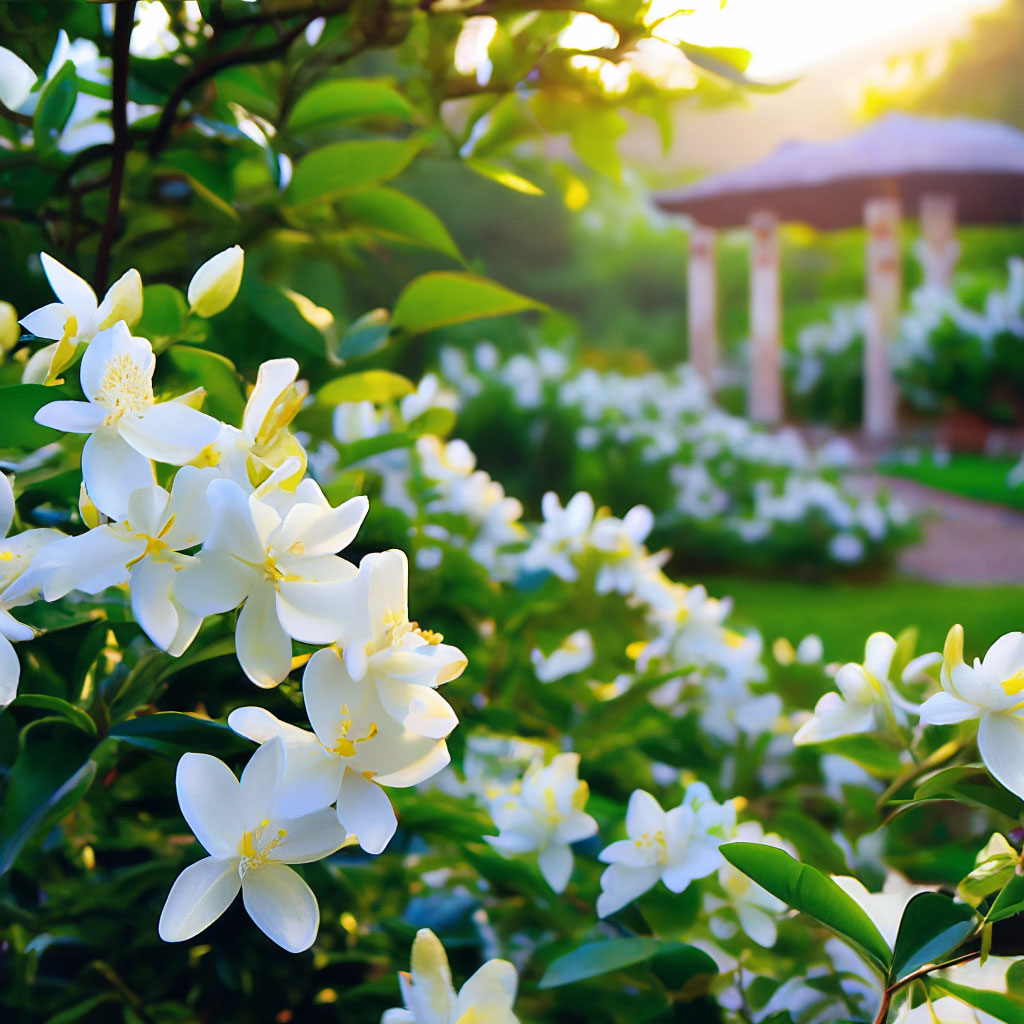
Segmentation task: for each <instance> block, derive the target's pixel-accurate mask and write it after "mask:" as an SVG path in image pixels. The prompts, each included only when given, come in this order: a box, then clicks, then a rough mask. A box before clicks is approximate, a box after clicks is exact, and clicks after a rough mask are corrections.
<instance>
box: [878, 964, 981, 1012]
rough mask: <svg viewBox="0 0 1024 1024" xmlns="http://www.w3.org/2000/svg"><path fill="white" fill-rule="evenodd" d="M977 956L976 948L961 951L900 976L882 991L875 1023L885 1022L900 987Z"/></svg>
mask: <svg viewBox="0 0 1024 1024" xmlns="http://www.w3.org/2000/svg"><path fill="white" fill-rule="evenodd" d="M979 956H981V953H980V951H977V950H975V952H973V953H962V954H961V955H960V956H957V957H954V958H953V959H952V960H947V961H946V962H945V963H942V964H929V965H927V966H925V967H921V968H919V969H918V970H916V971H914V972H913V973H912V974H908V975H907V976H906V977H905V978H900V980H899V981H897V982H896V984H895V985H889V986H888V987H887V988H886V990H885V991H884V992H883V993H882V1005H881V1007H880V1008H879V1010H878V1016H877V1017H876V1018H875V1024H885V1022H886V1021H887V1020H888V1019H889V1006H890V1004H891V1003H892V997H893V996H894V995H895V994H896V993H897V992H898V991H899V990H900V989H901V988H903V987H905V986H906V985H909V984H911V982H914V981H919V980H920V979H921V978H923V977H924V976H925V975H927V974H931V973H932V972H933V971H944V970H946V969H947V968H949V967H956V966H957V965H958V964H966V963H968V962H969V961H971V960H977V959H978V957H979Z"/></svg>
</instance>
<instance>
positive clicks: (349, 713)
mask: <svg viewBox="0 0 1024 1024" xmlns="http://www.w3.org/2000/svg"><path fill="white" fill-rule="evenodd" d="M407 667H408V666H407ZM375 668H376V665H375V663H374V662H373V659H372V658H371V662H370V669H369V673H370V674H371V678H369V679H368V678H366V677H364V678H363V680H362V681H361V682H358V683H357V682H356V681H355V680H354V679H353V678H352V677H351V675H349V673H348V671H347V670H346V668H345V663H344V662H343V661H342V659H341V656H340V655H339V653H338V651H337V649H336V648H334V647H325V648H323V649H322V650H319V651H317V652H316V654H314V655H313V657H312V658H311V659H310V660H309V663H308V664H307V666H306V671H305V674H304V675H303V678H302V694H303V697H304V699H305V703H306V714H307V715H308V716H309V721H310V723H311V724H312V726H313V732H312V733H310V732H306V731H305V730H304V729H298V728H296V727H295V726H292V725H287V724H286V723H284V722H280V721H278V719H276V718H275V717H274V716H273V715H271V714H270V713H269V712H267V711H264V710H263V709H262V708H239V709H238V710H236V711H232V712H231V714H230V716H229V717H228V725H230V726H231V728H232V729H234V730H235V731H236V732H239V733H241V734H242V735H243V736H248V737H249V738H250V739H252V740H256V741H257V742H266V741H268V740H271V739H273V738H274V737H275V736H280V737H281V739H282V740H283V741H284V743H285V750H286V761H285V775H284V783H283V786H282V791H281V800H282V806H284V807H285V808H287V813H289V814H299V813H305V812H307V811H311V810H316V809H317V808H318V807H325V806H327V805H328V804H331V803H334V801H335V800H337V803H338V820H339V821H340V822H341V824H342V825H343V826H344V827H345V829H346V831H347V832H348V833H349V835H350V836H351V837H352V838H354V839H356V840H357V841H358V842H359V845H360V846H361V847H362V848H363V849H364V850H365V851H366V852H367V853H380V852H381V851H382V850H383V849H384V847H385V846H387V844H388V843H389V842H390V841H391V837H392V836H393V835H394V834H395V828H396V826H397V820H396V818H395V812H394V809H393V808H392V806H391V801H390V800H389V799H388V797H387V795H386V794H385V792H384V791H383V790H382V789H381V788H380V787H381V786H395V787H407V786H415V785H416V784H417V783H420V782H423V781H424V780H425V779H428V778H430V777H431V776H433V775H436V774H437V773H438V772H439V771H441V769H442V768H444V767H445V766H446V765H447V764H448V762H449V760H450V758H449V755H448V748H447V746H446V744H445V742H444V739H443V738H435V737H432V736H424V735H422V734H421V733H419V732H415V731H413V730H412V729H408V728H406V727H405V725H404V724H403V723H404V722H405V720H406V719H407V718H409V717H410V711H411V708H410V706H409V705H411V704H412V703H413V702H416V701H417V700H419V697H420V694H421V692H422V690H423V687H417V686H408V685H404V684H403V683H402V682H401V681H397V680H392V682H397V683H398V689H399V691H400V693H399V695H400V696H404V697H405V700H406V701H407V704H406V705H405V706H395V705H394V703H391V704H390V705H389V706H385V704H384V701H383V700H382V696H381V691H382V690H384V691H385V692H387V691H388V686H387V681H386V680H382V682H383V683H384V685H383V686H380V685H374V683H376V682H377V680H376V678H374V677H372V674H373V673H374V669H375ZM430 692H433V691H430ZM389 696H392V697H393V696H394V695H392V694H389ZM445 706H446V707H447V704H446V705H445ZM452 721H453V722H454V716H452Z"/></svg>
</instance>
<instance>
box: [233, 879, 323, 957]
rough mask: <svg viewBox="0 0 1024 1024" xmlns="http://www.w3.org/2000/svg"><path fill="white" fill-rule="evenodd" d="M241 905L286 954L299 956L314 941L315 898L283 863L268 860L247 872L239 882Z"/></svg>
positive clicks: (317, 914)
mask: <svg viewBox="0 0 1024 1024" xmlns="http://www.w3.org/2000/svg"><path fill="white" fill-rule="evenodd" d="M242 902H243V903H244V904H245V909H246V910H247V911H248V912H249V916H250V917H251V918H252V919H253V921H255V922H256V924H257V925H258V926H259V928H260V930H261V931H262V932H263V933H264V934H265V935H266V936H267V937H268V938H270V939H272V940H273V941H274V942H276V943H277V944H278V945H279V946H281V948H282V949H286V950H288V952H289V953H301V952H302V951H303V950H306V949H309V947H310V946H312V945H313V943H314V942H315V941H316V933H317V929H318V928H319V927H320V908H319V907H318V906H317V903H316V897H315V896H314V895H313V890H312V889H310V887H309V886H308V885H306V883H305V882H304V881H303V880H302V879H301V878H299V876H298V875H297V874H296V873H295V872H294V871H292V869H291V868H289V867H286V866H285V865H284V864H276V863H274V862H273V861H269V862H268V863H266V864H264V865H263V866H262V867H261V868H258V869H257V870H256V871H250V872H249V873H248V874H247V875H246V876H245V878H244V879H243V880H242Z"/></svg>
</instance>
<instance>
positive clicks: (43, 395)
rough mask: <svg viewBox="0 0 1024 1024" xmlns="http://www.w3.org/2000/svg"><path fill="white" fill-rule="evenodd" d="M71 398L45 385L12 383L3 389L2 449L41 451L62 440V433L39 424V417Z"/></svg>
mask: <svg viewBox="0 0 1024 1024" xmlns="http://www.w3.org/2000/svg"><path fill="white" fill-rule="evenodd" d="M69 397H71V396H70V395H68V394H67V393H66V392H64V391H62V390H59V389H58V388H54V387H45V386H44V385H42V384H8V385H6V386H4V387H0V409H3V417H2V418H0V449H4V448H32V449H35V448H41V447H42V446H43V445H44V444H50V443H51V442H53V441H57V440H59V439H60V438H61V437H62V436H63V435H62V434H61V432H60V431H59V430H53V429H51V428H50V427H44V426H41V425H40V424H38V423H36V421H35V419H34V417H35V414H36V413H37V412H38V411H39V410H40V409H41V408H42V407H43V406H44V405H46V404H47V403H49V402H57V401H60V400H62V399H66V398H69Z"/></svg>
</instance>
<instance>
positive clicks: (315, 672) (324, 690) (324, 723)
mask: <svg viewBox="0 0 1024 1024" xmlns="http://www.w3.org/2000/svg"><path fill="white" fill-rule="evenodd" d="M352 683H353V681H352V677H351V676H350V675H349V674H348V671H347V670H346V668H345V664H344V662H343V661H342V660H341V657H340V656H339V654H338V650H337V648H335V647H324V648H322V649H321V650H319V651H317V652H316V654H314V655H313V657H312V658H310V659H309V661H308V662H307V663H306V670H305V672H303V673H302V699H303V701H304V703H305V705H306V717H307V718H308V719H309V724H310V725H311V726H313V732H315V733H316V734H317V736H319V737H320V740H321V741H322V742H324V743H325V744H327V743H329V744H332V745H333V743H334V739H335V736H336V734H337V729H338V722H339V721H340V719H341V705H342V704H343V703H344V700H345V693H346V692H347V690H348V689H349V688H350V687H351V686H352Z"/></svg>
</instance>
